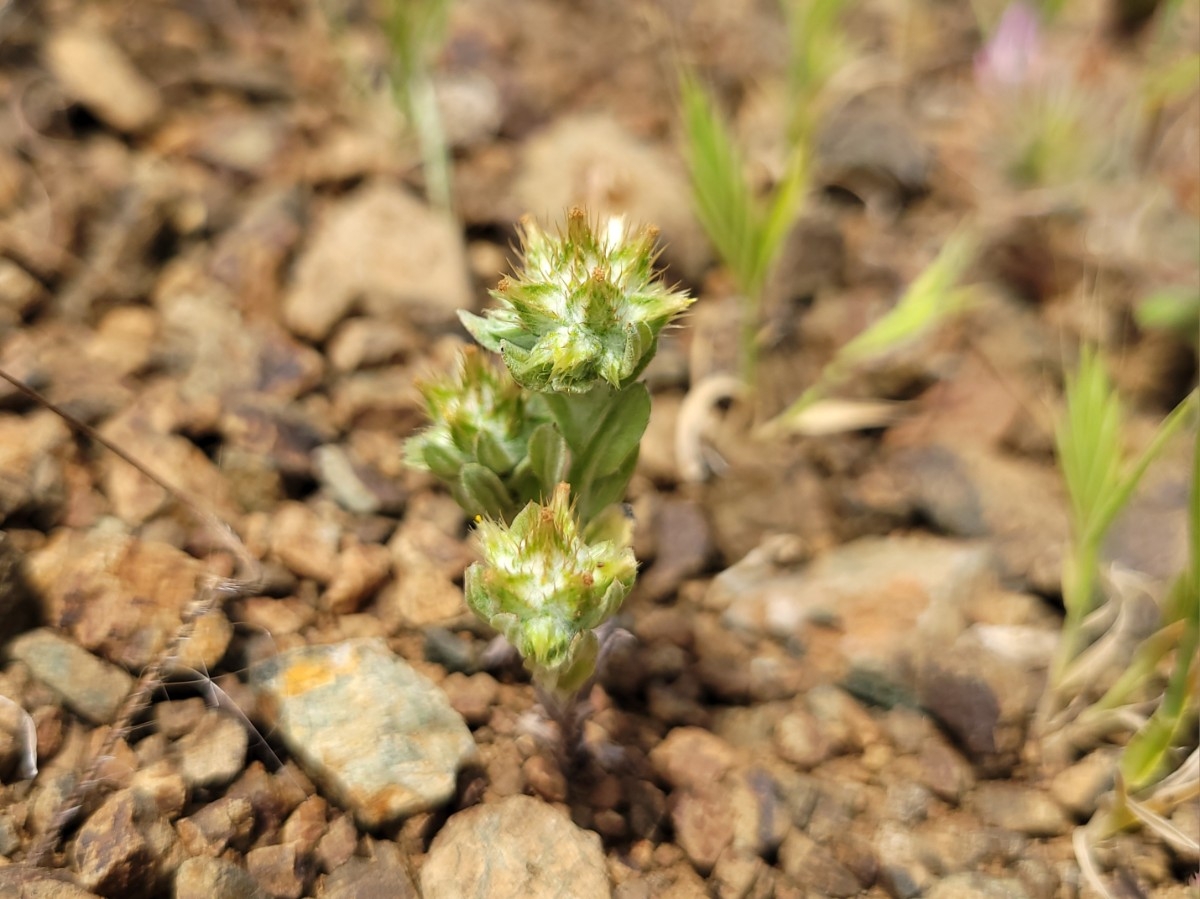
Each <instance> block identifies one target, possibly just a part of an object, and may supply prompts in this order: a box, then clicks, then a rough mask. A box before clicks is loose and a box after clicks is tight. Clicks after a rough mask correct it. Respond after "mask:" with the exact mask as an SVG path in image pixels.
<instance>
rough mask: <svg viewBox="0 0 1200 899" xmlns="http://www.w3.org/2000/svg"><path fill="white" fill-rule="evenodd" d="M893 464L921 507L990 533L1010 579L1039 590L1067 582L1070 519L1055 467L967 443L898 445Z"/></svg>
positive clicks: (972, 532)
mask: <svg viewBox="0 0 1200 899" xmlns="http://www.w3.org/2000/svg"><path fill="white" fill-rule="evenodd" d="M891 465H892V467H893V471H894V474H895V477H896V479H897V482H898V483H899V484H901V485H902V486H903V488H904V489H906V490H907V491H908V492H909V498H910V501H911V502H912V503H913V505H914V506H915V508H916V510H917V511H918V512H920V513H922V514H924V515H925V516H927V517H928V518H929V520H930V521H932V522H933V523H934V524H935V525H936V526H937V527H939V528H941V529H943V530H945V531H946V532H947V533H949V534H953V535H955V536H958V537H970V538H977V537H988V538H991V542H992V544H993V545H994V548H995V552H996V555H997V557H998V559H999V561H1000V567H1001V572H1002V574H1003V576H1004V578H1005V580H1006V581H1013V582H1017V583H1021V584H1025V585H1027V586H1028V587H1030V588H1032V589H1033V590H1034V591H1036V592H1039V593H1055V592H1057V591H1058V590H1060V589H1061V587H1062V560H1063V553H1064V552H1065V549H1066V545H1067V539H1068V535H1069V524H1068V520H1067V505H1066V498H1065V496H1064V493H1063V486H1062V481H1061V479H1060V477H1059V475H1058V473H1057V472H1055V471H1054V470H1053V469H1052V468H1049V467H1047V466H1045V465H1042V464H1040V463H1036V462H1032V461H1030V460H1027V459H1021V458H1016V457H1011V456H1005V455H1002V454H1000V453H998V452H996V451H993V450H989V449H985V448H983V447H978V446H971V445H969V444H967V443H955V444H953V445H951V444H928V445H925V446H918V447H913V448H907V449H904V450H900V451H898V452H896V453H894V454H893V455H892V457H891Z"/></svg>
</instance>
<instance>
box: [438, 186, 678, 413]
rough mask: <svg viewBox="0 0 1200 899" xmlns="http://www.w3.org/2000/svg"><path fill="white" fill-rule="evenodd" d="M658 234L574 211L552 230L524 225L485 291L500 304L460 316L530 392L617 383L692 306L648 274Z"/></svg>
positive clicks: (625, 380) (635, 371) (634, 371)
mask: <svg viewBox="0 0 1200 899" xmlns="http://www.w3.org/2000/svg"><path fill="white" fill-rule="evenodd" d="M657 237H658V232H657V230H656V229H653V228H642V229H640V230H638V231H636V232H631V231H630V230H629V229H628V228H627V227H626V225H625V222H624V220H623V219H622V218H619V217H614V218H609V219H607V220H605V221H604V222H602V223H600V224H593V223H591V222H589V221H588V219H587V216H586V215H585V214H584V212H583V211H582V210H580V209H578V208H576V209H572V210H571V211H570V212H569V213H568V215H567V224H566V229H565V230H564V231H562V232H559V233H550V232H548V231H545V230H543V229H542V228H540V227H538V226H537V225H536V224H535V223H534V222H533V221H531V220H528V219H526V220H524V221H522V223H521V231H520V238H521V263H520V265H519V266H518V271H517V272H516V273H515V274H514V275H513V276H512V277H509V278H504V279H502V280H501V282H500V284H499V286H498V287H497V289H496V290H494V291H492V296H493V297H494V298H495V299H496V301H497V302H498V304H499V305H498V306H497V307H495V308H493V309H489V310H488V311H487V313H486V315H485V316H484V317H480V316H476V315H471V314H470V313H465V312H464V313H460V317H461V318H462V321H463V324H464V325H465V326H466V328H467V330H468V331H470V332H471V334H472V335H474V337H475V339H476V340H478V341H479V342H480V343H481V344H483V345H484V346H485V347H487V348H488V349H490V350H492V351H493V352H498V353H501V354H502V355H503V356H504V361H505V362H506V363H507V365H508V368H509V370H510V371H511V372H512V375H513V377H514V378H515V379H516V380H517V382H518V383H520V384H521V385H522V386H524V387H526V388H528V389H530V390H536V391H554V392H560V393H584V392H586V391H588V390H591V389H592V388H593V387H595V386H597V385H598V384H600V383H601V382H606V383H607V384H609V385H611V386H612V387H614V388H620V387H624V386H626V385H628V384H629V383H630V382H632V381H633V380H634V379H635V378H636V377H637V376H638V375H639V374H640V373H641V371H642V369H643V368H645V366H646V364H647V363H648V362H649V361H650V358H651V357H652V356H653V355H654V351H655V348H656V346H657V342H658V335H659V333H660V332H661V331H662V329H663V328H664V327H665V326H666V325H667V323H668V322H670V321H671V320H672V319H673V318H674V317H675V316H677V315H678V314H679V313H681V312H683V311H684V310H685V309H687V307H688V306H689V305H691V303H692V298H691V297H689V296H688V295H687V294H686V293H684V292H683V291H678V290H672V289H670V288H668V287H667V286H665V285H664V284H663V283H662V281H661V280H660V279H659V278H658V276H657V275H656V274H655V271H654V263H655V260H656V259H657V253H656V251H655V246H654V245H655V240H656V239H657Z"/></svg>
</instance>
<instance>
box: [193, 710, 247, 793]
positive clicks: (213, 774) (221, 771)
mask: <svg viewBox="0 0 1200 899" xmlns="http://www.w3.org/2000/svg"><path fill="white" fill-rule="evenodd" d="M247 726H248V725H246V724H244V723H242V722H241V721H238V720H237V719H235V718H234V717H233V716H232V715H229V714H227V713H225V712H222V711H219V710H216V709H213V710H210V711H208V712H206V713H205V715H204V717H203V718H201V719H200V723H199V725H198V726H197V727H196V728H195V729H194V730H193V731H192V732H191V733H189V734H186V735H184V736H183V737H181V738H180V739H179V740H178V741H177V742H176V743H175V746H174V751H175V757H176V759H177V764H178V769H179V773H180V775H181V776H182V777H183V780H184V782H185V783H186V784H187V785H188V788H189V789H191V790H195V789H197V788H212V787H223V786H225V785H226V784H228V783H230V782H231V781H232V780H233V779H234V778H235V777H237V776H238V774H239V773H240V772H241V770H242V768H243V766H244V765H245V763H246V749H247V748H248V747H249V743H250V738H249V735H248V734H247V733H246V727H247Z"/></svg>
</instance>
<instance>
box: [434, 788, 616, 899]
mask: <svg viewBox="0 0 1200 899" xmlns="http://www.w3.org/2000/svg"><path fill="white" fill-rule="evenodd" d="M421 894H422V895H423V896H424V897H425V899H472V897H478V899H561V897H562V896H565V895H570V896H573V897H579V899H598V897H607V896H610V895H611V894H612V888H611V886H610V885H609V881H608V870H607V865H606V864H605V860H604V850H603V849H602V847H601V845H600V837H599V836H597V835H596V834H594V833H591V832H590V831H586V830H581V829H580V828H578V827H576V826H575V825H574V824H572V823H571V820H570V819H569V818H567V817H566V816H565V815H564V814H563V813H562V812H560V811H558V810H556V809H554V808H551V807H550V806H548V805H546V804H545V803H544V802H541V801H540V800H537V799H533V798H532V797H529V796H510V797H508V798H507V799H503V800H501V801H500V802H496V803H490V804H487V805H480V806H475V807H474V808H470V809H467V810H466V811H463V812H459V813H458V814H456V815H454V816H453V817H451V818H450V820H449V821H448V822H447V823H446V826H445V827H443V828H442V830H441V831H440V832H439V833H438V835H437V836H436V837H435V838H434V840H433V843H432V845H431V846H430V847H429V857H428V859H427V860H426V862H425V866H424V867H423V868H422V869H421Z"/></svg>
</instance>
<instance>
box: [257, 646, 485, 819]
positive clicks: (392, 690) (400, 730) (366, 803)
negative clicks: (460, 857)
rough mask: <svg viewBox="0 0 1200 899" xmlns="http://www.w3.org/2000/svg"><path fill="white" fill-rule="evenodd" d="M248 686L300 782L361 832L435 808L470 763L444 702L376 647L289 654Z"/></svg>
mask: <svg viewBox="0 0 1200 899" xmlns="http://www.w3.org/2000/svg"><path fill="white" fill-rule="evenodd" d="M251 683H252V684H253V685H254V686H255V688H256V689H257V690H258V692H259V694H260V697H261V699H262V701H263V704H264V705H265V706H266V707H267V710H268V715H269V717H270V718H272V719H273V726H274V727H276V728H277V732H278V734H279V736H280V738H281V739H282V740H283V741H284V743H285V744H286V745H287V747H288V749H289V750H290V751H291V752H292V753H293V754H294V755H295V757H296V758H297V760H298V761H299V762H300V764H301V765H302V766H303V767H304V769H305V771H306V772H307V773H308V775H309V776H310V777H312V779H313V780H314V781H315V782H316V783H317V784H318V785H319V786H320V787H321V788H322V789H323V790H324V791H325V792H326V793H327V795H328V797H329V798H331V799H333V800H334V801H336V802H338V803H340V804H341V805H343V806H344V807H345V808H346V809H348V810H350V811H352V812H353V813H354V816H355V818H356V819H357V821H358V822H359V824H361V825H362V826H363V827H367V828H376V827H381V826H383V825H385V824H388V823H391V822H394V821H397V820H399V819H401V818H404V817H407V816H409V815H412V814H415V813H417V812H422V811H429V810H431V809H433V808H436V807H437V806H439V805H440V804H441V803H443V802H445V801H446V800H447V799H449V798H450V797H451V796H452V795H453V794H454V789H455V778H456V775H457V773H458V771H459V769H460V768H461V767H462V765H463V764H464V763H466V762H467V761H468V760H470V759H472V758H473V757H474V756H475V753H476V748H475V742H474V740H473V739H472V738H471V733H470V731H469V730H467V726H466V723H465V722H464V721H463V719H462V717H461V716H459V715H458V713H456V712H455V711H454V709H453V708H451V707H450V704H449V702H448V701H447V699H446V696H445V694H444V693H443V692H442V691H441V690H440V689H438V688H437V687H436V686H435V685H434V684H433V683H432V682H430V681H429V679H428V678H426V677H424V676H423V675H421V674H418V673H417V672H416V671H414V670H413V669H412V668H411V667H410V666H409V665H408V664H407V663H406V662H404V661H403V660H402V659H400V658H399V657H398V656H396V655H395V654H394V653H393V652H392V651H391V650H390V649H388V646H387V643H386V642H384V641H383V640H378V639H361V640H346V641H344V642H341V643H336V644H332V645H327V646H305V647H300V648H298V649H294V650H290V651H288V652H285V653H281V654H280V655H278V656H276V657H275V658H272V659H268V660H267V661H265V662H261V663H259V665H257V666H255V668H254V669H253V670H252V672H251Z"/></svg>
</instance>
